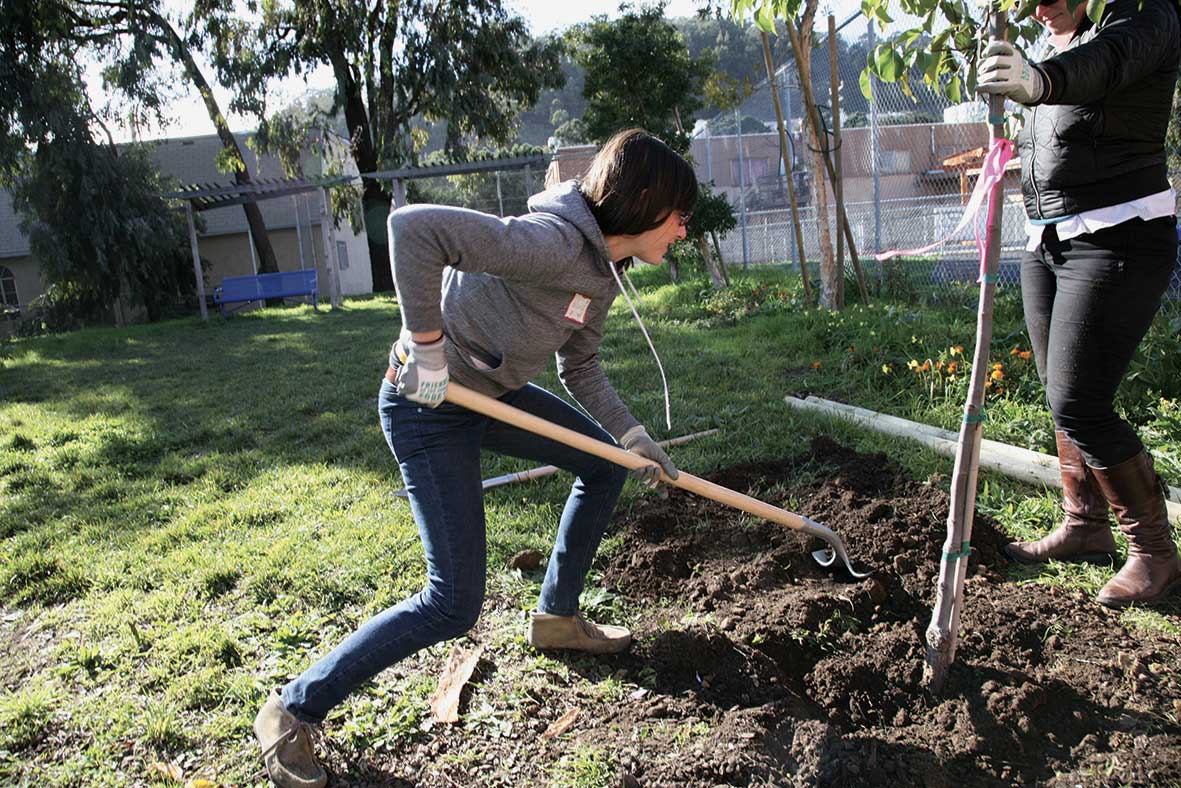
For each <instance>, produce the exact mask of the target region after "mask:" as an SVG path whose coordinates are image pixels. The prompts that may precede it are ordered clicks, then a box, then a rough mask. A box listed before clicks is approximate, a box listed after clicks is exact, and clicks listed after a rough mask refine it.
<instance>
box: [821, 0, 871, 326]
mask: <svg viewBox="0 0 1181 788" xmlns="http://www.w3.org/2000/svg"><path fill="white" fill-rule="evenodd" d="M828 72H829V80H830V81H831V83H832V160H833V169H834V170H835V172H834V176H835V177H834V178H833V184H832V190H833V194H834V196H835V197H836V201H837V267H838V268H839V269H840V270H841V271H842V272H843V271H844V270H845V230H846V228H848V224H849V217H848V215H847V214H846V213H845V181H844V178H843V177H842V175H841V78H840V74H839V73H837V20H836V17H835V16H833V15H832V14H829V15H828ZM848 229H849V230H850V234H851V232H852V228H848ZM857 287H858V289H860V291H861V300H862V302H863V303H866V304H868V303H869V292H868V291H867V290H866V287H865V277H863V276H861V272H860V271H858V273H857Z"/></svg>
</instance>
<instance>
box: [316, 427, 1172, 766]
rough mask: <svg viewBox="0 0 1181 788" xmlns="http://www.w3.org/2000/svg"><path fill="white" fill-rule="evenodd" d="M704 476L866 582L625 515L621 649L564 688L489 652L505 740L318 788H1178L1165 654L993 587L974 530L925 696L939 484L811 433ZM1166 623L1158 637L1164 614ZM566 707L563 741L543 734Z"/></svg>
mask: <svg viewBox="0 0 1181 788" xmlns="http://www.w3.org/2000/svg"><path fill="white" fill-rule="evenodd" d="M709 478H711V479H712V480H713V481H715V482H717V483H719V484H722V485H725V486H727V487H731V488H733V489H737V490H739V491H743V492H749V493H750V494H752V495H755V496H756V497H759V498H761V499H762V500H766V501H768V502H770V503H774V504H776V505H780V506H783V507H785V508H787V509H790V510H793V511H799V512H802V513H806V514H807V515H808V516H810V517H812V518H813V519H816V520H819V521H821V522H824V523H825V524H826V525H828V526H829V527H831V528H832V529H833V530H835V531H837V532H838V533H839V534H841V536H842V537H843V539H844V540H845V543H846V544H847V545H848V547H849V551H850V553H851V555H852V556H853V557H854V559H855V562H856V563H857V564H858V565H860V566H862V567H868V568H872V569H873V576H872V577H871V578H869V579H867V580H862V581H852V579H851V578H850V577H849V576H848V575H847V574H846V573H844V572H843V571H841V572H835V573H834V572H833V571H831V570H826V569H823V568H821V567H820V566H818V565H817V564H815V563H814V562H813V560H812V559H811V557H810V555H809V553H810V550H811V549H812V548H814V547H816V546H818V545H814V544H812V543H811V540H810V539H808V538H806V537H801V536H799V535H797V534H796V533H795V532H792V531H789V530H787V529H784V528H782V527H781V526H777V525H774V524H770V523H766V522H762V521H756V520H754V519H752V518H748V517H745V516H744V515H742V514H740V513H738V512H735V511H734V510H731V509H728V508H726V507H723V506H721V505H719V504H714V503H713V502H710V501H706V500H703V499H700V498H696V497H694V496H692V495H690V494H688V493H683V492H681V491H679V490H675V489H674V490H671V491H670V492H669V494H668V495H667V497H657V496H649V497H646V498H643V499H641V500H640V501H639V502H638V503H637V504H636V505H635V506H634V507H633V508H632V510H631V511H630V512H624V513H621V514H620V515H619V517H618V518H617V521H616V523H615V524H614V526H613V527H614V528H615V529H617V532H618V533H620V534H621V535H622V537H623V547H622V549H620V550H618V551H616V552H615V553H614V554H613V557H612V558H610V559H609V560H607V562H606V565H605V566H604V567H603V572H602V576H603V581H604V582H605V583H606V584H608V585H609V586H610V587H611V588H612V589H613V590H614V591H615V592H617V593H618V594H620V595H622V596H623V597H624V598H626V599H627V600H629V601H630V602H632V603H635V605H636V608H635V609H638V610H639V611H640V613H639V615H638V620H633V621H632V622H631V623H632V625H633V631H634V633H635V635H636V642H635V643H634V644H633V646H632V648H631V650H630V651H629V652H628V653H626V654H623V655H620V656H616V657H609V658H600V659H589V658H586V657H574V656H569V657H563V661H564V664H565V665H567V666H568V667H569V671H568V672H560V671H553V670H547V669H538V670H530V669H529V668H528V663H529V655H530V654H531V653H532V652H531V651H530V650H529V649H528V647H526V646H524V645H523V644H522V643H520V642H519V641H518V642H517V643H516V644H510V645H508V646H504V647H500V648H492V649H490V650H489V652H488V656H487V657H486V659H485V662H484V663H483V664H482V665H481V669H480V670H479V672H478V674H477V677H476V681H475V685H474V686H473V687H472V688H471V690H470V692H469V696H468V697H466V698H465V705H464V706H463V707H462V708H461V713H463V714H467V715H469V717H470V715H472V714H473V710H475V709H477V708H479V709H482V710H483V712H482V713H484V714H485V715H487V714H488V713H489V712H488V709H493V710H496V709H502V710H503V712H504V714H503V719H504V724H501V725H497V726H493V725H487V724H482V725H476V724H468V725H466V726H465V725H463V724H460V725H457V726H449V727H443V726H436V727H434V728H433V729H432V730H430V731H426V732H423V733H421V734H416V735H415V736H413V737H411V738H410V739H409V740H402V741H401V742H400V743H398V744H396V745H394V746H393V747H392V748H391V749H390V750H388V751H378V752H372V751H371V752H367V753H365V754H363V755H362V754H359V753H346V752H343V751H340V750H335V751H333V752H331V753H330V755H329V765H330V766H331V767H332V769H333V772H334V781H335V784H338V785H367V784H384V785H404V786H410V785H424V786H426V785H430V786H448V785H457V786H465V787H466V786H473V785H498V786H499V785H504V786H516V785H549V784H556V785H563V784H568V785H574V784H577V785H615V786H618V785H623V786H645V788H651V787H655V786H710V787H712V786H722V785H727V786H754V785H759V786H764V785H765V786H772V785H774V786H797V785H798V786H858V785H908V786H909V785H919V786H977V785H981V786H984V785H989V786H991V785H1052V786H1075V785H1086V786H1090V785H1145V786H1160V785H1181V661H1179V657H1178V655H1179V653H1181V649H1179V648H1178V647H1179V645H1181V642H1179V638H1178V637H1177V635H1176V634H1171V633H1169V632H1164V631H1161V630H1160V629H1159V628H1157V629H1151V630H1146V629H1135V630H1130V629H1128V628H1127V627H1126V626H1125V625H1124V624H1123V623H1121V618H1120V616H1119V614H1118V613H1114V612H1112V611H1108V610H1106V609H1104V608H1102V607H1100V606H1099V605H1097V604H1095V603H1094V602H1093V601H1092V600H1091V599H1090V598H1088V597H1086V596H1085V595H1083V594H1081V593H1080V592H1071V591H1066V590H1063V589H1061V588H1059V587H1055V586H1051V585H1048V584H1042V583H1031V582H1015V581H1013V580H1010V579H1007V573H1008V572H1009V565H1008V564H1007V562H1006V560H1005V559H1004V558H1003V556H1002V554H1001V553H1000V550H999V547H1000V545H1001V544H1002V543H1003V541H1004V535H1003V534H1001V533H999V532H998V531H997V528H996V526H995V524H994V523H992V522H990V521H989V520H988V519H987V518H985V517H981V516H978V517H977V518H976V523H975V529H974V534H973V544H974V548H973V553H972V556H971V558H970V563H969V576H968V581H967V587H966V591H965V595H966V604H965V608H964V613H963V619H962V621H961V631H962V635H961V638H960V640H959V649H958V654H957V659H956V663H955V664H954V665H953V667H952V671H951V674H950V676H949V679H948V682H947V686H946V687H945V689H944V691H943V692H942V693H940V694H938V695H935V694H932V693H931V692H929V691H928V690H927V688H925V686H924V682H923V665H924V659H923V646H922V644H923V634H924V630H925V628H926V626H927V623H928V621H929V618H930V613H931V606H932V604H933V600H934V591H935V582H936V580H937V576H938V571H939V560H940V553H941V550H942V542H943V537H944V534H945V530H946V525H945V520H946V516H947V511H948V503H949V501H948V496H947V493H946V492H944V491H943V490H942V489H941V485H940V484H939V480H938V479H936V480H929V481H928V482H927V483H921V482H917V481H915V480H913V479H910V478H908V477H906V476H905V475H904V474H903V473H902V472H901V471H900V470H899V468H898V467H897V466H896V465H894V464H892V463H891V462H890V461H888V460H887V458H886V457H885V456H884V455H864V454H859V453H857V452H855V451H852V450H850V449H847V448H845V447H842V446H840V445H837V444H835V443H833V442H832V441H830V440H827V439H823V438H822V439H817V440H816V441H814V442H813V444H812V446H811V449H810V451H808V452H806V453H804V454H803V455H801V456H798V457H794V458H790V459H786V460H784V461H782V462H771V463H764V464H758V465H747V466H742V467H734V468H729V469H725V470H723V471H720V472H718V473H715V474H713V475H711V476H710V477H709ZM801 478H803V479H812V480H813V481H806V482H803V483H791V482H785V480H792V479H801ZM489 604H490V606H492V608H494V609H495V608H496V607H497V605H498V604H501V605H503V606H507V605H509V604H510V603H509V602H508V601H507V600H501V601H500V602H499V603H498V602H497V601H496V600H490V602H489ZM494 618H495V616H493V619H494ZM1166 620H1167V622H1168V623H1169V624H1171V625H1172V626H1173V632H1174V633H1175V632H1176V631H1177V629H1176V628H1177V626H1179V625H1181V616H1179V615H1178V611H1177V608H1176V607H1175V606H1174V607H1173V608H1172V609H1171V610H1170V611H1166ZM485 626H487V625H485ZM487 631H488V630H486V629H481V630H477V633H476V635H475V637H476V638H477V639H479V638H481V637H482V635H481V632H485V633H486V632H487ZM436 662H438V660H437V659H436ZM432 666H433V665H428V664H423V663H419V664H417V665H415V666H407V667H406V668H402V667H401V666H400V667H399V669H398V670H399V671H402V670H405V671H409V670H413V669H424V668H425V669H430V668H431V667H432ZM604 687H606V688H604ZM573 708H577V709H578V717H577V718H576V720H575V722H574V724H573V725H572V726H571V727H570V729H569V731H568V732H566V733H564V734H562V735H560V736H557V737H554V738H552V739H543V738H541V737H540V734H541V733H542V732H544V731H545V730H546V729H547V728H548V727H549V726H550V725H551V724H552V723H553V722H554V721H555V720H557V719H558V718H559V717H561V716H562V715H563V714H564V713H566V712H567V711H569V710H570V709H573ZM506 725H507V727H506ZM580 758H582V759H583V760H584V762H583V764H582V766H580V765H579V764H580V761H579V759H580Z"/></svg>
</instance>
